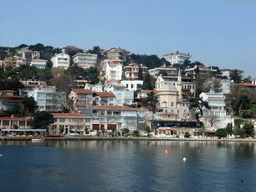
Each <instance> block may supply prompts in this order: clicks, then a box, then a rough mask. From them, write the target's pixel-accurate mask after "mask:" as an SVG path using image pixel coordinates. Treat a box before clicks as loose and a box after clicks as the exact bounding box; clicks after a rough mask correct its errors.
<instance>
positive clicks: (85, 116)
mask: <svg viewBox="0 0 256 192" xmlns="http://www.w3.org/2000/svg"><path fill="white" fill-rule="evenodd" d="M52 115H53V117H83V118H91V117H89V116H87V115H82V114H79V113H52Z"/></svg>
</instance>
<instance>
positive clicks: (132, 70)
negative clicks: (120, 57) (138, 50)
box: [124, 63, 148, 79]
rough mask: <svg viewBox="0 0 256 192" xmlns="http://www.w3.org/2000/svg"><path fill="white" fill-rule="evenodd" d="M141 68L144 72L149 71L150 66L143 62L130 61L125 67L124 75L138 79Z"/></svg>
mask: <svg viewBox="0 0 256 192" xmlns="http://www.w3.org/2000/svg"><path fill="white" fill-rule="evenodd" d="M139 68H140V70H141V72H142V74H143V73H146V72H147V71H148V67H146V66H143V65H142V64H140V65H139V64H137V63H130V64H129V65H127V66H125V67H124V75H125V78H127V79H138V74H139Z"/></svg>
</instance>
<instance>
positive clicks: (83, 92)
mask: <svg viewBox="0 0 256 192" xmlns="http://www.w3.org/2000/svg"><path fill="white" fill-rule="evenodd" d="M72 91H74V92H76V93H82V94H92V92H91V91H89V90H87V89H72Z"/></svg>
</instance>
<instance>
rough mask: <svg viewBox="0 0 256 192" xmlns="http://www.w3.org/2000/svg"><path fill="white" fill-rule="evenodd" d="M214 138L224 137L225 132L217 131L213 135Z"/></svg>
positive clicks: (222, 130) (223, 130)
mask: <svg viewBox="0 0 256 192" xmlns="http://www.w3.org/2000/svg"><path fill="white" fill-rule="evenodd" d="M215 136H217V137H226V136H227V131H226V130H225V129H218V130H217V131H216V133H215Z"/></svg>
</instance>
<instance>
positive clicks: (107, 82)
mask: <svg viewBox="0 0 256 192" xmlns="http://www.w3.org/2000/svg"><path fill="white" fill-rule="evenodd" d="M112 81H115V82H116V83H117V84H121V83H120V82H119V81H117V80H115V79H110V80H106V84H109V83H111V82H112Z"/></svg>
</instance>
